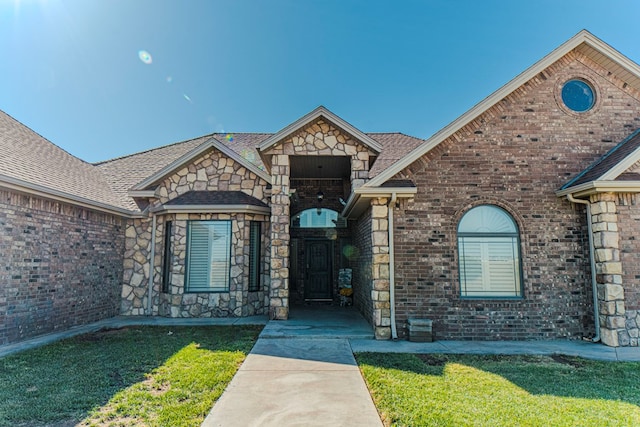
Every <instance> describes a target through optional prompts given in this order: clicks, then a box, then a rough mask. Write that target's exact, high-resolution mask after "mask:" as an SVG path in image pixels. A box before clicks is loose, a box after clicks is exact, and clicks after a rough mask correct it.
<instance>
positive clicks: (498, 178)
mask: <svg viewBox="0 0 640 427" xmlns="http://www.w3.org/2000/svg"><path fill="white" fill-rule="evenodd" d="M575 77H580V78H585V79H587V80H588V81H590V82H592V84H593V85H594V86H595V89H596V92H597V102H596V105H595V107H594V109H593V110H592V111H590V112H588V113H584V114H575V113H570V112H568V111H566V109H565V108H564V107H563V106H562V105H561V101H560V100H559V99H560V98H559V94H560V89H561V86H562V83H564V82H565V81H567V80H568V79H570V78H575ZM625 86H626V85H624V84H623V83H622V82H621V81H618V80H616V79H614V78H613V77H612V76H607V72H606V70H604V69H601V68H600V67H599V66H598V65H597V64H595V63H592V62H591V61H590V60H589V59H588V58H586V57H584V56H582V55H580V54H577V53H574V52H572V53H570V54H568V55H567V56H565V57H564V58H562V59H561V60H559V61H558V62H556V63H555V64H554V65H552V66H551V67H549V68H548V69H546V70H545V71H544V72H542V73H540V74H539V75H538V76H536V77H535V78H533V79H532V80H530V81H529V82H527V83H526V84H524V85H523V86H522V87H520V88H519V89H517V90H516V91H514V92H513V93H512V94H510V95H509V96H507V97H506V98H504V99H503V100H502V101H500V102H499V103H498V104H496V105H495V106H494V107H492V108H490V109H489V110H488V111H486V112H485V113H484V114H482V115H481V116H480V117H478V118H477V119H476V120H474V121H473V122H472V123H470V124H469V125H467V126H465V127H463V128H462V129H460V130H459V131H458V132H456V133H455V134H454V135H452V136H451V137H450V138H448V139H447V140H446V141H444V142H443V143H441V144H440V145H439V146H437V147H436V148H435V149H433V150H432V151H431V152H429V153H428V154H426V155H425V156H423V157H422V158H421V159H419V160H418V161H416V162H414V163H413V164H412V165H411V166H409V167H408V168H407V169H405V170H404V171H403V172H402V173H400V174H398V175H397V176H396V177H397V178H409V179H412V180H413V181H414V182H415V183H416V185H417V187H418V193H417V195H416V197H415V200H414V201H413V202H411V203H409V204H407V205H406V209H399V210H397V211H396V221H395V245H396V246H395V248H396V258H395V260H396V290H397V291H396V301H397V319H398V331H399V334H400V335H401V336H402V334H403V333H406V319H407V318H408V317H426V318H430V319H433V321H434V323H433V325H434V335H435V338H436V339H477V340H481V339H487V340H488V339H550V338H564V337H568V338H580V337H582V336H586V335H589V334H591V333H593V323H594V322H593V316H592V314H591V313H592V303H591V299H592V295H591V285H590V270H589V259H588V252H587V248H588V245H587V233H586V225H585V224H586V221H585V214H584V210H583V208H581V207H579V208H576V207H575V206H573V205H572V204H571V203H569V202H568V201H567V200H566V199H560V198H558V197H557V196H556V195H555V191H556V190H558V189H559V188H560V187H561V186H562V185H563V184H564V183H566V182H567V181H568V180H569V179H570V178H572V177H574V176H575V175H577V174H578V173H579V172H580V171H582V170H583V169H585V168H586V167H588V166H589V165H590V164H591V163H592V162H593V161H594V160H596V159H597V158H599V157H600V156H602V155H603V154H604V153H606V152H607V151H608V150H609V149H611V148H612V147H613V146H614V145H615V144H616V143H618V142H619V141H621V140H623V139H624V138H625V137H627V136H628V135H629V134H630V133H631V132H632V131H633V130H634V129H636V128H637V127H638V126H639V125H640V101H639V99H640V97H639V96H638V93H636V92H630V89H629V88H626V87H625ZM485 203H486V204H495V205H498V206H501V207H502V208H504V209H505V210H507V211H508V212H509V213H510V214H511V215H512V216H513V218H514V220H515V221H516V222H517V224H518V227H519V229H520V237H521V258H522V270H523V283H524V297H523V298H522V299H516V300H496V299H475V300H470V299H462V298H461V297H460V288H459V280H458V252H457V235H456V230H457V224H458V221H459V219H460V218H461V217H462V215H463V214H464V213H465V212H466V211H468V209H470V208H471V207H473V206H477V205H479V204H485Z"/></svg>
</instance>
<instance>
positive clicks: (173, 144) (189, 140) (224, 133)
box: [90, 132, 273, 166]
mask: <svg viewBox="0 0 640 427" xmlns="http://www.w3.org/2000/svg"><path fill="white" fill-rule="evenodd" d="M216 135H273V134H272V133H269V132H213V133H207V134H204V135H200V136H196V137H194V138H189V139H185V140H183V141H177V142H172V143H170V144H165V145H161V146H159V147H153V148H149V149H147V150H142V151H137V152H135V153H131V154H125V155H123V156H118V157H113V158H111V159H106V160H100V161H98V162H95V163H90V164H92V165H94V166H99V165H103V164H105V163H110V162H115V161H117V160H122V159H126V158H129V157H133V156H138V155H140V154H145V153H150V152H152V151H156V150H161V149H163V148H168V147H173V146H176V145H180V144H186V143H187V142H192V141H195V140H196V139H201V138H207V137H209V138H214V137H215V136H216ZM220 142H222V141H220ZM225 145H226V144H225Z"/></svg>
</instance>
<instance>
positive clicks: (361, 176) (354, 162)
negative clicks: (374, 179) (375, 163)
mask: <svg viewBox="0 0 640 427" xmlns="http://www.w3.org/2000/svg"><path fill="white" fill-rule="evenodd" d="M368 179H369V152H367V151H358V152H357V153H355V154H352V155H351V188H352V189H356V188H358V187H361V186H362V185H363V184H364V183H365V182H367V181H368Z"/></svg>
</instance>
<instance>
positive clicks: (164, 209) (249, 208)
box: [149, 204, 271, 215]
mask: <svg viewBox="0 0 640 427" xmlns="http://www.w3.org/2000/svg"><path fill="white" fill-rule="evenodd" d="M149 212H151V213H155V214H172V213H176V214H177V213H224V214H235V213H249V214H259V215H270V214H271V209H270V208H269V207H264V206H255V205H242V204H241V205H160V206H156V207H153V208H151V209H149Z"/></svg>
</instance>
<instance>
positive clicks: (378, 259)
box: [371, 198, 391, 339]
mask: <svg viewBox="0 0 640 427" xmlns="http://www.w3.org/2000/svg"><path fill="white" fill-rule="evenodd" d="M371 204H372V207H371V245H372V248H371V253H372V258H373V259H372V262H371V269H372V280H373V283H372V285H373V286H372V288H373V289H372V291H371V300H372V303H373V326H374V330H375V337H376V339H389V338H391V303H390V294H389V284H390V282H389V218H388V217H387V215H388V210H387V199H386V198H379V199H374V200H372V201H371Z"/></svg>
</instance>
